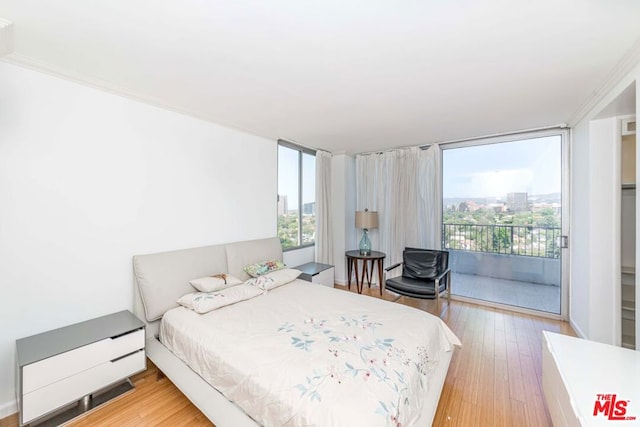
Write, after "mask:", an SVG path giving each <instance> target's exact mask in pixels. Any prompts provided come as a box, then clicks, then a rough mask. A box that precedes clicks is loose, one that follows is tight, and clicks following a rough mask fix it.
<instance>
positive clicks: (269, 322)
mask: <svg viewBox="0 0 640 427" xmlns="http://www.w3.org/2000/svg"><path fill="white" fill-rule="evenodd" d="M160 340H161V342H162V343H163V344H164V345H165V346H167V347H168V348H169V349H170V350H171V351H173V352H174V354H176V355H177V356H178V357H179V358H180V359H182V360H183V361H185V362H186V363H187V364H188V365H189V366H190V367H191V368H192V369H193V370H194V371H196V372H197V373H198V374H199V375H200V376H201V377H203V378H204V379H205V380H206V381H207V382H209V384H211V385H213V386H214V387H215V388H216V389H218V390H219V391H220V392H221V393H222V394H224V395H225V396H226V397H227V399H229V400H231V401H232V402H234V403H235V404H236V405H238V406H239V407H240V408H242V409H243V410H244V411H245V412H246V413H247V414H248V415H249V416H251V417H252V418H253V419H254V420H256V421H257V422H258V423H259V424H262V425H265V426H350V427H352V426H413V425H415V426H424V425H428V424H429V423H430V422H431V418H430V417H432V416H433V413H434V412H435V408H436V406H437V401H436V402H433V401H431V402H429V401H428V399H427V396H428V395H431V396H435V398H436V399H437V397H438V396H439V395H440V390H431V389H432V388H434V387H440V384H437V381H436V382H435V384H433V383H434V381H433V377H434V375H435V373H436V372H438V371H439V370H440V371H441V370H443V369H444V370H445V371H446V369H447V367H448V366H447V363H448V360H449V358H447V357H443V354H445V353H447V352H451V351H453V347H454V346H459V345H460V341H459V340H458V338H457V337H456V336H455V335H454V334H453V333H452V332H451V330H449V328H448V327H447V326H446V325H445V324H444V322H442V321H441V319H439V318H438V317H435V316H432V315H430V314H427V313H425V312H423V311H420V310H416V309H413V308H410V307H406V306H403V305H400V304H396V303H391V302H387V301H382V300H379V299H376V298H372V297H368V296H363V295H358V294H354V293H351V292H344V291H340V290H335V289H331V288H327V287H324V286H319V285H314V284H310V283H308V282H304V281H301V280H296V281H294V282H292V283H290V284H287V285H285V286H282V287H280V288H277V289H274V290H272V291H270V292H268V293H267V294H265V295H259V296H257V297H255V298H253V299H250V300H247V301H243V302H240V303H237V304H233V305H230V306H227V307H224V308H221V309H218V310H215V311H212V312H209V313H207V314H197V313H195V312H193V311H191V310H188V309H186V308H184V307H179V308H175V309H172V310H170V311H169V312H167V313H166V314H165V316H164V318H163V321H162V324H161V328H160ZM434 392H435V393H434ZM426 418H429V419H426Z"/></svg>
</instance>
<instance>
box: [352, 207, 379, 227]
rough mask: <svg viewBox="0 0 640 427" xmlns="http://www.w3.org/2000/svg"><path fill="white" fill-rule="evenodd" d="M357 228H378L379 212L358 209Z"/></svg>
mask: <svg viewBox="0 0 640 427" xmlns="http://www.w3.org/2000/svg"><path fill="white" fill-rule="evenodd" d="M356 228H366V229H367V230H370V229H372V228H378V212H375V211H356Z"/></svg>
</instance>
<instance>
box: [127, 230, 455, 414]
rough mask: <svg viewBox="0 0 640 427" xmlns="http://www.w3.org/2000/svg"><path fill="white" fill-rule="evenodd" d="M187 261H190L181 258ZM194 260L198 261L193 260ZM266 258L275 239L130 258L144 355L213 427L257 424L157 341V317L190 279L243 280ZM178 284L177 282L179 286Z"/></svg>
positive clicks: (427, 409) (434, 397)
mask: <svg viewBox="0 0 640 427" xmlns="http://www.w3.org/2000/svg"><path fill="white" fill-rule="evenodd" d="M212 252H214V253H217V254H225V255H226V259H224V260H221V259H217V260H213V259H210V257H209V256H208V255H210V254H211V253H212ZM225 255H222V256H225ZM185 259H188V260H189V261H187V262H185ZM194 259H195V260H196V261H193V260H194ZM266 259H279V260H282V249H281V246H280V241H279V240H278V238H277V237H273V238H269V239H260V240H251V241H244V242H236V243H229V244H226V245H216V246H205V247H201V248H192V249H185V250H179V251H172V252H163V253H159V254H151V255H138V256H134V258H133V264H134V280H135V286H134V294H135V308H134V312H135V314H136V316H138V317H139V318H140V319H141V320H142V321H143V322H145V324H146V327H147V337H148V338H147V342H146V352H147V356H148V357H149V359H151V361H152V362H153V363H154V364H155V365H156V366H157V367H158V369H159V370H160V371H161V372H162V373H163V374H164V375H166V376H167V377H168V378H169V379H170V380H171V382H172V383H173V384H175V386H176V387H178V389H179V390H180V391H181V392H182V393H184V395H185V396H186V397H187V398H188V399H189V400H190V401H191V402H192V403H193V404H194V405H195V406H196V407H197V408H198V409H199V410H200V411H201V412H202V413H203V414H204V415H205V416H206V417H207V418H208V419H209V420H211V421H212V422H213V423H214V424H215V425H216V426H217V427H256V426H259V424H258V423H256V421H254V420H253V419H252V418H251V417H249V416H248V415H247V414H246V413H245V412H244V411H243V410H242V409H240V408H239V407H238V406H236V405H235V404H234V403H232V402H230V401H229V400H227V399H226V398H225V397H224V396H223V395H222V394H221V393H220V392H219V391H218V390H216V389H215V388H214V387H212V386H211V385H210V384H209V383H207V382H206V381H205V380H204V379H202V377H200V376H199V375H198V374H197V373H195V372H194V371H193V370H192V369H191V368H190V367H189V366H188V365H187V364H186V363H184V362H183V361H182V360H180V359H179V358H178V357H176V356H175V355H174V354H173V353H172V352H171V351H170V350H169V349H167V348H166V347H165V346H164V345H162V343H160V341H159V340H158V338H157V336H158V331H159V328H160V319H159V318H157V317H158V315H159V316H160V317H161V315H162V313H164V312H166V311H167V310H168V309H171V308H173V307H177V304H176V303H175V301H176V299H178V298H179V297H180V296H182V295H184V294H186V293H188V292H192V291H193V289H192V288H191V287H190V285H189V283H188V282H189V280H190V279H193V278H194V277H202V276H206V275H209V274H212V273H215V272H217V271H218V269H221V268H226V269H225V270H222V269H221V270H220V272H222V271H226V272H228V273H230V274H232V275H233V276H236V277H238V278H240V279H242V280H246V279H248V276H247V275H246V273H245V272H244V271H243V270H242V267H243V266H245V265H249V264H253V263H256V262H261V261H264V260H266ZM221 265H223V266H224V267H221ZM179 283H180V284H181V285H178V284H179ZM156 288H157V290H158V295H160V298H157V297H156V296H155V295H154V298H153V300H152V299H151V298H150V297H149V295H150V292H152V291H153V289H156ZM337 292H340V291H337ZM145 295H146V298H145ZM452 355H453V351H451V352H442V353H441V363H440V364H439V368H438V370H437V371H436V372H435V373H434V376H433V383H431V384H430V387H429V391H428V396H427V402H432V403H433V404H432V405H429V404H427V405H424V410H423V414H422V419H423V420H429V421H430V424H431V423H432V422H433V417H434V416H435V412H436V409H437V407H438V401H439V400H440V394H441V392H442V387H443V385H444V381H445V378H446V376H447V371H448V368H449V364H450V362H451V357H452Z"/></svg>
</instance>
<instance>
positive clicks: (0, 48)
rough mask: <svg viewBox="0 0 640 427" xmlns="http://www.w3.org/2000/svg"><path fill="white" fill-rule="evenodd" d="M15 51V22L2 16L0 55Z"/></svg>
mask: <svg viewBox="0 0 640 427" xmlns="http://www.w3.org/2000/svg"><path fill="white" fill-rule="evenodd" d="M11 52H13V23H12V22H11V21H7V20H6V19H2V18H0V56H2V55H7V54H9V53H11Z"/></svg>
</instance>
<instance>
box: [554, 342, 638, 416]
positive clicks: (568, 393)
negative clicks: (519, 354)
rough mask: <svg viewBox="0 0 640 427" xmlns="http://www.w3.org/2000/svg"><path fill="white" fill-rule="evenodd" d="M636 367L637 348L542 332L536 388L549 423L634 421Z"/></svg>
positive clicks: (636, 390) (636, 385)
mask: <svg viewBox="0 0 640 427" xmlns="http://www.w3.org/2000/svg"><path fill="white" fill-rule="evenodd" d="M638 366H640V352H636V351H633V350H629V349H626V348H621V347H616V346H613V345H608V344H602V343H598V342H595V341H589V340H584V339H580V338H574V337H569V336H566V335H559V334H554V333H552V332H547V331H545V332H543V342H542V390H543V391H544V397H545V400H546V402H547V407H548V408H549V414H550V415H551V420H552V421H553V425H554V426H613V425H616V426H617V425H618V424H617V423H618V422H619V423H620V424H619V425H621V426H622V425H636V423H637V420H638V419H640V404H639V403H640V387H638V384H640V370H639V369H638ZM616 402H617V404H616ZM621 402H624V403H621Z"/></svg>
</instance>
